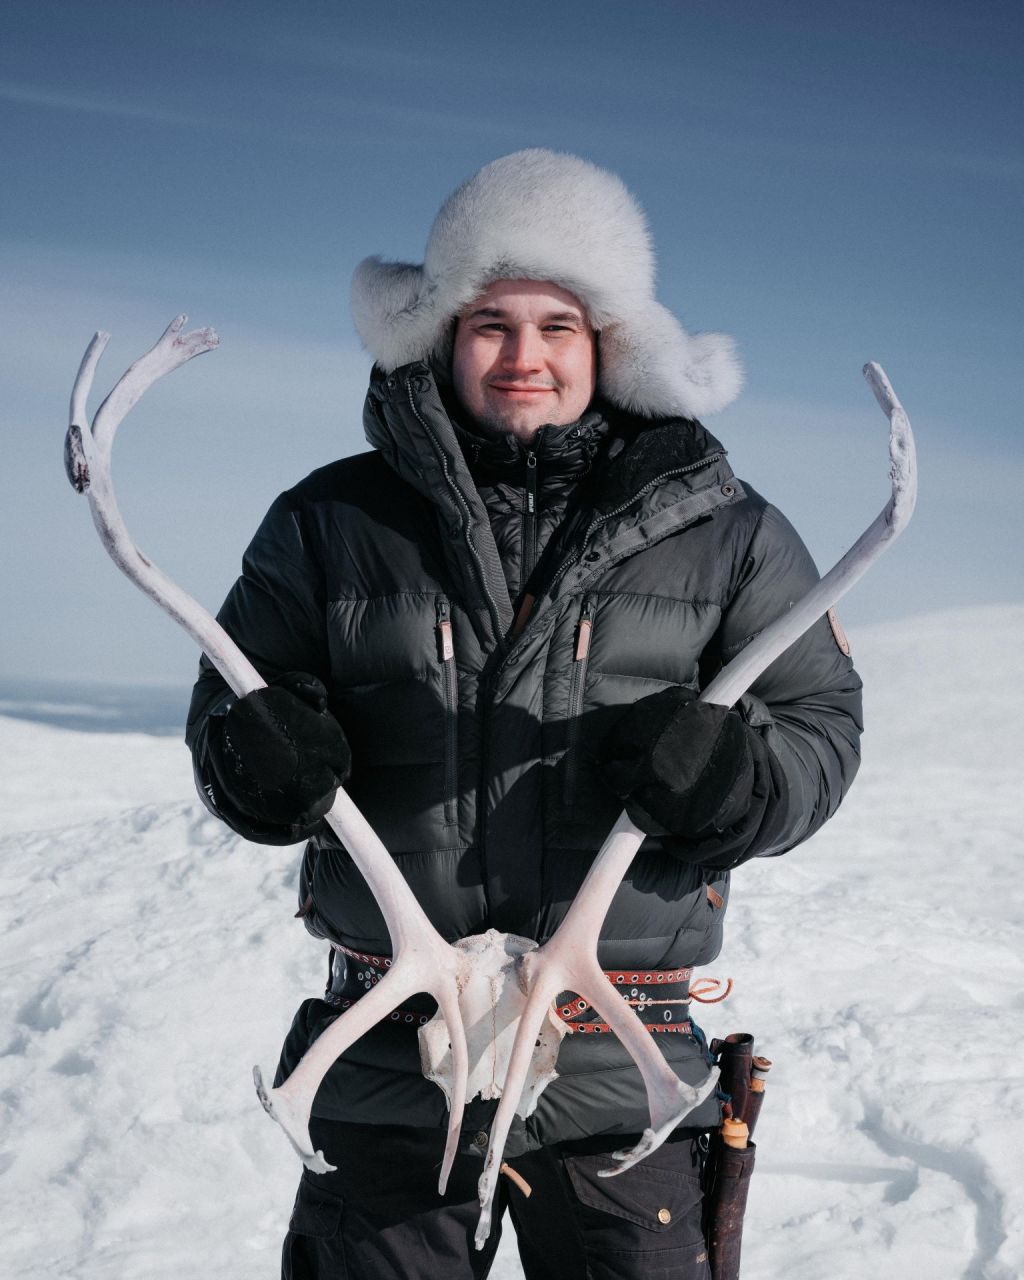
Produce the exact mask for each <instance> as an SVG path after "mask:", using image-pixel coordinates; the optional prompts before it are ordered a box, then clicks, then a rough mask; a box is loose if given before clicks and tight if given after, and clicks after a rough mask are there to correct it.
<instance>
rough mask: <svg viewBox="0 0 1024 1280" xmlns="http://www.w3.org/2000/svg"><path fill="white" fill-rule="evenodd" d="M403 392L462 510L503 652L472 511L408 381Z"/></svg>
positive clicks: (468, 546) (464, 531) (465, 535)
mask: <svg viewBox="0 0 1024 1280" xmlns="http://www.w3.org/2000/svg"><path fill="white" fill-rule="evenodd" d="M405 392H406V396H407V397H408V400H409V408H410V409H412V411H413V414H414V416H415V418H416V421H417V422H418V423H419V424H420V426H421V427H422V428H423V430H424V431H425V432H426V433H427V435H428V436H429V437H430V442H431V444H432V445H433V446H434V452H435V453H436V454H437V457H438V460H439V461H440V463H441V470H442V471H443V472H444V478H445V481H446V483H447V485H448V487H449V488H450V489H451V491H452V493H453V494H454V495H455V500H456V501H457V502H458V504H459V507H460V509H461V511H462V517H463V519H462V535H463V539H464V540H465V543H466V549H467V550H468V551H469V554H470V556H471V558H472V560H473V563H474V564H475V565H476V571H477V578H478V580H479V582H480V589H481V591H482V592H483V596H484V602H485V603H486V605H487V608H488V611H489V612H490V615H491V624H492V626H493V627H494V636H495V639H496V640H497V643H498V651H499V652H501V653H503V652H504V651H505V647H506V646H505V638H504V635H503V634H502V627H501V613H500V611H499V609H498V605H497V602H496V601H495V599H494V597H493V596H492V595H491V592H490V590H489V589H488V586H487V575H486V573H485V572H484V565H483V561H482V560H481V559H480V553H479V552H478V551H477V549H476V547H474V546H473V539H472V538H471V537H470V529H471V528H472V523H473V521H472V513H471V512H470V509H469V503H468V502H467V501H466V496H465V494H464V493H463V492H462V490H461V489H460V488H459V486H458V485H457V484H456V482H455V477H454V476H453V475H452V473H451V471H450V470H449V468H448V459H447V458H446V457H445V453H444V449H443V448H442V447H441V442H440V440H438V438H437V435H436V433H435V431H434V429H433V427H431V426H430V425H429V424H428V423H427V421H426V420H425V418H424V417H423V415H422V414H421V413H420V411H419V409H417V407H416V399H415V397H414V396H413V394H412V387H411V386H410V385H409V383H408V382H406V384H405Z"/></svg>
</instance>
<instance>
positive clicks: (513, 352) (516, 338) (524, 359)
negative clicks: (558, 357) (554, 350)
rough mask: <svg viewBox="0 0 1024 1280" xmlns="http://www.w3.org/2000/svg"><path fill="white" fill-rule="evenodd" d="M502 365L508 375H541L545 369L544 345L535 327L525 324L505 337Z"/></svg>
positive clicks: (502, 349)
mask: <svg viewBox="0 0 1024 1280" xmlns="http://www.w3.org/2000/svg"><path fill="white" fill-rule="evenodd" d="M501 364H502V368H503V369H504V370H505V372H506V373H513V374H529V373H539V372H540V370H542V369H543V368H544V344H543V341H542V339H541V335H540V331H539V330H538V329H537V327H536V326H535V325H532V324H524V325H519V326H518V327H517V328H515V329H512V330H511V331H510V332H509V333H508V334H506V336H505V341H504V342H503V343H502V348H501Z"/></svg>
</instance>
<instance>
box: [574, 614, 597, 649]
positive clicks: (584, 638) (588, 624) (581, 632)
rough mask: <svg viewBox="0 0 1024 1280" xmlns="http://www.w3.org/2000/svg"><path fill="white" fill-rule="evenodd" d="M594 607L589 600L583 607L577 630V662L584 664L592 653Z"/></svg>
mask: <svg viewBox="0 0 1024 1280" xmlns="http://www.w3.org/2000/svg"><path fill="white" fill-rule="evenodd" d="M593 615H594V607H593V605H592V604H591V603H590V601H589V600H588V601H587V603H586V604H585V605H584V606H583V611H582V613H581V614H580V621H579V625H578V626H577V628H576V659H575V660H576V661H577V662H582V661H583V659H584V658H585V657H586V656H587V654H588V653H589V652H590V632H591V629H592V628H593V625H594V622H593Z"/></svg>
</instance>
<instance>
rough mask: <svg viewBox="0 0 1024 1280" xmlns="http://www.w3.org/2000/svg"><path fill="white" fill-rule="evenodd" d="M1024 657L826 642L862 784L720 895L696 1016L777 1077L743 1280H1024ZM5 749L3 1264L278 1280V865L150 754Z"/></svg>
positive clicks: (967, 647)
mask: <svg viewBox="0 0 1024 1280" xmlns="http://www.w3.org/2000/svg"><path fill="white" fill-rule="evenodd" d="M1022 634H1024V606H1017V605H1007V606H1002V607H996V608H988V609H985V610H983V611H982V612H981V613H980V615H971V614H969V613H966V612H948V613H943V614H935V615H930V616H926V617H921V618H916V619H911V620H908V621H904V622H901V623H898V624H889V625H886V626H883V627H878V628H874V629H871V630H870V631H865V632H863V633H862V634H860V635H855V636H853V637H852V639H853V643H854V652H855V658H856V659H857V662H858V666H859V668H860V670H861V671H862V673H863V674H864V676H865V681H866V683H867V686H868V699H867V717H868V736H867V739H866V745H865V754H866V763H865V765H864V768H863V770H862V774H861V777H860V779H859V780H858V783H857V785H856V787H855V789H854V791H853V793H852V795H851V797H850V799H849V801H848V802H847V804H846V806H845V807H844V809H843V811H842V812H841V813H840V815H839V816H838V817H837V818H836V819H835V820H834V821H833V822H832V823H831V824H830V825H829V826H828V827H827V828H826V829H825V830H824V831H823V832H822V833H821V834H820V835H819V836H817V837H816V838H815V840H814V841H812V842H811V844H810V845H809V846H806V847H804V848H803V849H800V850H798V851H796V852H795V853H793V854H791V855H789V856H788V857H786V858H784V859H780V860H773V861H769V862H766V863H758V864H755V865H752V866H748V867H745V868H743V869H742V870H741V871H740V872H739V873H738V874H737V876H736V877H735V882H734V893H733V902H732V908H731V913H730V920H729V924H728V928H727V940H726V948H725V951H724V952H723V954H722V956H721V957H720V959H719V961H718V962H717V963H716V964H715V965H714V966H713V968H712V970H711V972H712V973H714V974H715V975H718V976H722V977H724V976H731V977H732V978H734V979H735V982H736V992H735V994H734V995H733V996H732V997H731V998H730V1000H729V1001H727V1002H726V1003H725V1004H724V1005H718V1006H712V1007H709V1008H708V1009H706V1010H705V1011H704V1016H703V1019H702V1021H703V1024H704V1026H705V1029H706V1030H707V1031H708V1033H709V1034H711V1035H721V1034H725V1033H727V1032H729V1031H733V1030H751V1031H753V1032H755V1034H756V1035H757V1037H758V1042H759V1047H760V1050H761V1051H762V1052H764V1053H765V1054H767V1055H768V1056H770V1057H771V1058H773V1059H774V1061H775V1063H776V1066H775V1069H774V1071H773V1073H772V1076H771V1078H770V1081H769V1092H768V1094H767V1100H766V1103H765V1109H764V1113H763V1117H762V1120H761V1127H760V1130H759V1134H758V1139H759V1141H758V1147H759V1151H758V1172H757V1174H756V1175H755V1180H754V1183H753V1187H752V1192H751V1204H750V1209H749V1212H748V1223H747V1239H746V1243H745V1246H744V1255H745V1263H744V1278H745V1280H779V1278H780V1277H786V1280H824V1278H825V1277H826V1276H828V1277H835V1276H840V1277H851V1278H853V1280H857V1278H859V1277H869V1276H870V1277H874V1276H879V1275H891V1276H903V1275H914V1276H920V1277H927V1278H928V1280H947V1277H948V1278H950V1280H952V1278H953V1277H964V1278H970V1280H1011V1278H1014V1277H1017V1276H1020V1275H1021V1274H1024V1211H1022V1197H1021V1194H1020V1190H1019V1187H1020V1181H1021V1176H1022V1175H1021V1173H1020V1169H1021V1165H1020V1163H1019V1161H1020V1159H1021V1155H1020V1153H1021V1151H1022V1150H1024V1120H1022V1116H1024V1072H1022V1070H1021V1065H1020V1056H1021V1052H1022V1050H1024V1020H1022V1018H1021V1011H1022V1009H1024V994H1022V992H1024V961H1022V953H1024V948H1022V946H1021V936H1020V926H1021V921H1022V919H1024V905H1022V890H1021V875H1022V862H1021V853H1022V845H1024V842H1022V840H1021V836H1020V830H1019V821H1018V812H1017V809H1018V805H1019V801H1020V798H1021V796H1022V794H1024V790H1022V787H1021V781H1022V779H1021V765H1020V761H1021V758H1022V753H1024V730H1022V726H1021V720H1020V716H1019V715H1017V714H1014V713H1013V711H1012V707H1013V705H1014V703H1015V700H1016V698H1017V697H1018V696H1019V690H1020V688H1021V686H1022V683H1024V678H1022V677H1024V670H1022V667H1024V657H1022V653H1024V649H1022V644H1021V639H1020V638H1021V635H1022ZM1000 690H1002V691H1004V692H1000ZM0 750H2V755H3V760H4V766H3V770H2V773H0V813H2V820H0V821H2V824H3V831H4V836H3V838H2V840H0V896H2V902H3V920H4V931H3V937H2V942H0V965H2V972H3V983H2V993H3V995H2V999H3V1018H2V1027H0V1054H2V1056H0V1103H2V1108H3V1110H2V1116H3V1121H2V1122H3V1134H2V1140H0V1202H2V1206H3V1207H2V1210H0V1214H2V1219H0V1228H2V1233H3V1234H2V1244H0V1257H2V1260H3V1273H4V1275H6V1276H8V1277H10V1280H28V1278H29V1277H32V1280H36V1278H39V1280H42V1278H43V1277H45V1278H46V1280H55V1278H57V1277H76V1280H77V1278H79V1277H81V1278H83V1280H85V1278H88V1280H101V1278H102V1280H107V1278H109V1280H143V1278H144V1280H154V1278H156V1277H165V1276H166V1277H170V1276H174V1277H175V1278H179V1277H190V1276H200V1275H203V1276H217V1277H219V1278H220V1280H254V1278H257V1277H268V1278H269V1277H273V1276H274V1275H276V1273H277V1265H278V1251H279V1241H280V1237H281V1235H282V1233H283V1231H284V1227H285V1224H286V1221H287V1217H288V1213H289V1210H290V1206H291V1200H292V1195H293V1189H294V1183H295V1180H296V1176H297V1172H298V1170H297V1164H296V1162H295V1161H294V1159H293V1157H292V1155H291V1152H290V1150H289V1148H288V1147H287V1144H286V1143H285V1141H284V1139H283V1137H282V1135H281V1134H280V1132H279V1131H278V1130H277V1129H276V1128H275V1127H274V1126H273V1125H272V1124H271V1123H270V1122H269V1121H268V1120H267V1119H266V1117H265V1116H264V1115H263V1113H262V1112H261V1111H260V1109H259V1107H258V1105H257V1103H256V1101H255V1098H254V1095H253V1089H252V1083H251V1080H250V1076H249V1069H250V1067H251V1065H252V1064H253V1063H254V1062H260V1063H262V1064H263V1065H264V1067H272V1066H273V1064H274V1062H275V1060H276V1055H277V1049H278V1045H279V1041H280V1039H281V1037H282V1034H283V1032H284V1030H285V1028H286V1027H287V1025H288V1022H289V1020H290V1018H291V1014H292V1011H293V1009H294V1007H295V1006H296V1004H297V1003H298V1001H299V1000H300V999H301V998H302V997H304V996H306V995H309V994H315V993H317V992H318V991H319V990H320V989H321V986H322V980H323V973H324V954H323V951H322V949H321V948H319V947H318V946H317V945H316V944H314V943H312V942H311V941H310V940H309V939H308V938H307V936H306V934H305V931H304V929H303V928H302V925H301V923H300V922H299V921H296V920H293V919H292V912H293V911H294V909H295V905H294V883H295V874H296V864H297V851H296V850H294V849H285V850H281V849H272V848H262V847H257V846H253V845H248V844H246V843H245V842H244V841H242V840H239V839H237V838H235V837H234V836H232V835H231V834H230V833H229V832H227V831H226V830H225V829H224V828H222V827H221V826H219V824H218V823H216V822H215V821H214V820H213V819H212V818H210V817H209V816H208V815H207V814H206V812H205V810H203V809H202V808H201V806H200V805H199V804H198V802H197V801H196V800H195V799H194V798H193V793H192V783H191V777H190V772H189V766H188V760H187V756H186V753H185V750H184V747H183V746H181V745H180V744H179V743H178V742H177V741H175V740H173V739H168V738H158V737H150V736H145V735H142V734H123V733H111V734H103V733H83V732H76V731H72V730H68V729H58V728H53V727H51V726H48V725H44V724H38V723H28V722H25V721H23V720H16V719H11V718H0ZM493 1274H494V1276H495V1277H497V1278H498V1280H511V1278H512V1277H515V1276H517V1275H519V1274H520V1273H519V1269H518V1265H517V1263H516V1261H515V1253H514V1245H513V1242H512V1240H511V1233H507V1235H506V1239H505V1241H503V1244H502V1251H501V1254H500V1257H499V1262H498V1264H497V1266H496V1267H495V1270H494V1273H493Z"/></svg>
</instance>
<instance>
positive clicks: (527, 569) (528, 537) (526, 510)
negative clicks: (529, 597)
mask: <svg viewBox="0 0 1024 1280" xmlns="http://www.w3.org/2000/svg"><path fill="white" fill-rule="evenodd" d="M537 471H538V467H537V455H536V454H535V453H534V452H533V450H532V449H527V451H526V487H525V489H524V490H523V564H522V570H521V572H520V575H519V585H520V588H521V589H524V588H525V587H526V584H527V582H529V580H530V574H531V573H533V568H534V565H535V564H536V563H537V505H538V501H537V492H538V484H537Z"/></svg>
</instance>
